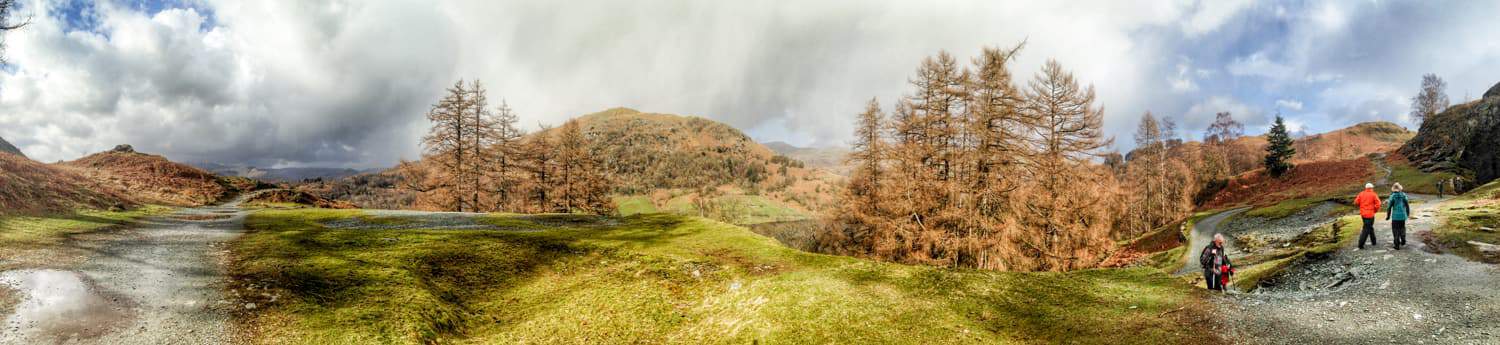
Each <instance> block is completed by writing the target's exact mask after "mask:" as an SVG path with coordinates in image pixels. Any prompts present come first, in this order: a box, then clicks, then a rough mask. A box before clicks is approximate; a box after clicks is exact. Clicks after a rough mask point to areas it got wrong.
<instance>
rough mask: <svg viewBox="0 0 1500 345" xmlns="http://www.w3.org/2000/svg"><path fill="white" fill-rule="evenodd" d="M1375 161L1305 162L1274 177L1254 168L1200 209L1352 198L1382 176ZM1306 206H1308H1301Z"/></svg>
mask: <svg viewBox="0 0 1500 345" xmlns="http://www.w3.org/2000/svg"><path fill="white" fill-rule="evenodd" d="M1374 159H1375V158H1370V157H1365V158H1356V159H1348V160H1342V161H1319V162H1304V163H1300V164H1298V165H1297V166H1296V167H1295V168H1292V170H1291V171H1289V172H1288V173H1287V174H1286V175H1283V176H1282V177H1280V178H1273V177H1271V176H1270V175H1268V174H1266V173H1265V169H1256V170H1253V171H1250V172H1247V173H1244V174H1241V175H1240V176H1236V177H1235V178H1233V179H1231V180H1230V181H1229V185H1228V186H1226V187H1224V188H1223V189H1221V190H1219V191H1218V192H1217V193H1215V194H1214V195H1213V197H1212V198H1210V199H1209V200H1208V201H1207V202H1206V203H1204V204H1203V205H1200V206H1199V209H1204V210H1209V209H1222V208H1227V207H1231V206H1239V205H1253V206H1270V205H1275V204H1280V203H1283V202H1286V201H1287V200H1296V199H1309V198H1314V199H1316V198H1333V197H1343V196H1350V197H1352V196H1353V195H1354V192H1357V191H1358V190H1359V189H1360V188H1362V186H1363V185H1364V184H1365V183H1366V182H1374V181H1376V180H1377V179H1379V178H1380V176H1382V175H1384V174H1385V171H1384V170H1381V169H1379V168H1378V167H1377V166H1376V164H1375V162H1374ZM1304 204H1308V203H1304Z"/></svg>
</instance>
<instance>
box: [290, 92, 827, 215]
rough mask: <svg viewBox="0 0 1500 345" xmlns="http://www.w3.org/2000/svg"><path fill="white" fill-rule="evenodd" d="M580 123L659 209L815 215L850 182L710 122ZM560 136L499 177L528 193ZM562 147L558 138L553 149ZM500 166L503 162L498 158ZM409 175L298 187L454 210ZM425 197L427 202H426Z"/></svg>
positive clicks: (656, 118) (532, 138) (531, 137)
mask: <svg viewBox="0 0 1500 345" xmlns="http://www.w3.org/2000/svg"><path fill="white" fill-rule="evenodd" d="M575 120H576V121H578V124H579V127H580V129H581V131H582V133H583V134H584V137H586V138H588V139H589V140H590V141H592V142H593V144H592V145H593V147H595V148H596V151H597V152H598V153H597V154H598V156H600V157H601V161H602V163H603V164H604V166H605V167H606V172H607V173H608V174H609V176H610V177H611V178H613V180H614V183H615V185H616V188H615V189H614V190H613V193H614V194H623V195H645V196H649V197H650V198H649V199H650V200H651V201H652V202H653V203H654V204H655V205H656V206H657V207H666V206H667V203H668V201H669V200H672V199H674V198H678V197H680V196H682V195H684V194H686V195H687V198H689V199H697V198H698V197H697V196H696V194H695V193H694V192H695V191H697V190H698V189H700V188H701V187H702V186H712V187H715V188H719V189H723V190H724V191H725V192H724V194H723V195H738V194H753V195H760V196H764V197H766V198H767V199H770V200H772V201H774V202H777V203H780V204H783V205H785V206H787V207H789V208H792V209H796V210H799V211H804V212H807V213H814V212H819V211H821V210H824V209H826V208H828V207H831V206H830V205H832V204H833V203H834V202H835V199H836V196H837V191H838V190H839V189H840V187H839V184H840V183H842V181H843V180H844V177H843V176H840V175H838V174H836V173H834V172H833V170H830V169H819V168H809V167H807V166H806V165H805V164H803V163H802V162H800V161H798V160H796V159H792V158H790V157H786V156H781V155H777V154H775V153H773V152H772V151H771V150H770V149H769V148H767V147H765V146H764V145H761V144H759V143H757V142H755V141H753V140H751V139H750V138H749V137H748V136H745V135H744V134H743V133H742V132H740V131H739V130H737V129H734V128H733V127H730V126H728V125H725V124H723V123H719V122H715V121H712V120H708V119H703V118H698V117H690V116H678V115H669V114H655V113H644V112H639V111H635V110H631V109H625V108H614V109H609V110H605V111H602V112H598V113H593V114H589V115H584V116H581V117H579V118H577V119H575ZM502 122H503V121H502ZM558 130H559V129H557V128H547V129H543V130H541V131H537V132H535V133H531V134H528V135H526V136H525V137H522V138H520V139H519V140H518V142H519V143H520V144H523V145H518V146H517V147H516V148H515V149H514V150H513V151H515V153H514V154H513V157H514V158H516V159H518V160H516V161H509V163H508V164H511V165H512V166H513V169H512V170H513V171H512V172H511V173H508V174H494V175H492V176H497V177H498V176H509V178H510V179H512V181H511V182H512V183H513V184H514V185H515V188H522V189H525V188H527V187H525V184H524V183H522V182H524V181H521V179H534V178H537V177H539V175H537V173H539V171H535V166H536V161H538V160H544V161H545V160H550V159H552V158H553V157H543V156H537V155H533V154H526V153H528V152H534V151H536V149H537V147H535V146H536V145H542V144H543V143H541V142H540V141H537V140H536V138H537V137H539V136H542V135H547V136H554V135H557V131H558ZM549 138H553V139H556V137H549ZM554 142H556V140H551V141H549V142H548V143H547V144H552V143H554ZM528 146H530V147H528ZM548 152H551V150H548ZM499 157H504V156H499ZM840 159H842V158H840ZM495 161H496V162H499V161H500V160H499V159H498V157H497V159H495ZM432 164H433V163H432V162H429V161H427V160H421V161H414V162H409V164H408V165H406V168H410V169H414V170H415V171H425V170H429V169H431V168H432ZM495 165H498V163H496V164H495ZM401 170H402V169H392V170H389V171H385V172H381V173H375V174H362V175H356V176H351V177H348V178H344V179H339V180H334V181H320V182H313V183H307V184H303V185H301V186H298V189H299V190H306V191H309V192H312V193H315V194H318V195H320V196H322V197H324V198H329V199H338V200H348V201H351V202H354V203H355V204H358V205H360V206H362V207H377V208H393V209H395V208H401V209H422V210H443V209H446V207H444V205H442V203H440V202H437V201H436V198H435V197H436V195H435V194H430V193H418V192H415V191H413V190H411V189H406V188H399V187H402V186H404V185H405V184H406V182H405V181H406V179H407V176H404V175H403V174H401V173H399V172H400V171H401ZM523 170H524V171H523ZM548 171H550V170H548ZM520 175H529V176H520ZM548 177H549V178H550V176H548ZM423 178H427V177H423ZM497 185H499V184H497ZM493 189H495V190H496V191H494V192H493V193H494V194H493V195H494V196H495V197H497V198H498V197H499V194H500V192H499V191H498V190H503V189H501V188H493ZM515 192H516V193H523V194H526V193H527V192H526V191H519V190H518V191H515ZM537 192H539V190H535V189H532V190H531V191H530V194H533V195H529V196H525V197H524V198H526V199H527V200H535V199H537V198H540V197H542V196H541V195H536V194H537ZM419 194H420V195H425V197H422V198H418V195H419ZM419 199H420V200H419ZM482 199H483V198H482ZM507 199H508V198H507ZM692 201H694V202H696V201H697V200H692ZM534 206H535V202H534V201H533V202H531V203H530V205H526V204H523V205H513V206H512V207H510V208H507V209H505V210H506V211H515V212H524V211H525V210H527V209H529V208H531V207H534Z"/></svg>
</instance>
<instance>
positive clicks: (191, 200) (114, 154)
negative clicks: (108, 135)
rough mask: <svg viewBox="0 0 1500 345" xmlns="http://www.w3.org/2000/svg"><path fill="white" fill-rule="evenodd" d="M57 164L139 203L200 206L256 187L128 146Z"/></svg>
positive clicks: (252, 183)
mask: <svg viewBox="0 0 1500 345" xmlns="http://www.w3.org/2000/svg"><path fill="white" fill-rule="evenodd" d="M60 167H62V168H64V169H67V170H72V171H73V172H75V173H77V174H80V175H82V176H84V177H87V178H88V179H89V180H91V181H93V183H94V184H95V185H100V186H108V187H110V188H114V189H117V190H121V191H123V193H124V194H125V195H128V196H129V197H130V198H131V199H132V200H134V201H136V202H140V203H149V204H158V205H168V206H201V205H207V204H210V203H213V202H215V201H218V200H221V199H223V198H226V197H229V196H231V195H233V194H234V193H237V192H240V191H243V190H246V189H253V188H257V187H259V186H260V184H258V183H254V182H249V181H237V180H235V179H226V178H220V177H219V176H217V175H214V174H212V173H209V172H208V171H204V170H203V169H198V168H195V167H192V166H189V165H186V164H181V163H176V162H172V161H170V160H167V159H166V158H165V157H162V156H158V155H152V154H145V153H139V152H135V149H133V148H131V147H130V145H120V146H117V147H115V149H113V150H110V151H105V152H100V153H95V154H92V155H89V156H87V157H83V158H79V159H78V160H74V161H70V162H65V163H62V164H61V165H60Z"/></svg>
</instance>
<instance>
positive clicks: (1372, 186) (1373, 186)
mask: <svg viewBox="0 0 1500 345" xmlns="http://www.w3.org/2000/svg"><path fill="white" fill-rule="evenodd" d="M1370 188H1375V184H1374V183H1369V182H1365V189H1370Z"/></svg>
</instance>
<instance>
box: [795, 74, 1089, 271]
mask: <svg viewBox="0 0 1500 345" xmlns="http://www.w3.org/2000/svg"><path fill="white" fill-rule="evenodd" d="M1019 49H1020V47H1019V46H1017V47H1016V48H1014V49H1009V50H1002V49H996V48H987V49H984V51H983V53H982V54H981V55H980V56H979V57H978V58H976V59H974V60H973V66H972V69H968V68H963V67H961V66H959V65H958V63H957V62H955V61H954V59H953V57H952V56H950V55H948V54H947V53H946V52H941V53H939V54H938V55H936V56H933V57H929V58H927V59H925V60H923V61H922V64H921V66H920V67H919V68H918V69H917V75H916V77H915V78H913V79H912V80H911V85H912V87H913V90H912V93H911V94H910V95H908V96H906V97H904V98H902V99H900V100H898V101H897V102H896V103H895V106H894V108H893V109H892V111H891V113H890V114H889V116H887V115H886V113H885V112H884V111H883V110H882V109H881V108H880V104H879V103H878V102H877V101H875V100H871V101H870V103H869V104H868V106H867V107H866V110H865V112H864V113H862V114H861V115H860V117H859V124H858V126H857V129H856V132H855V137H856V142H855V145H854V152H853V153H852V154H851V156H850V159H851V161H852V162H851V163H853V165H854V166H855V170H854V172H853V174H852V176H851V180H850V182H849V186H848V188H846V190H845V195H844V200H845V202H843V203H842V206H841V207H840V209H837V210H833V211H831V214H830V217H829V220H830V225H831V226H829V227H827V231H826V232H825V233H823V234H820V236H819V239H818V242H819V245H820V246H821V247H822V248H821V249H822V250H826V251H830V252H837V253H846V254H855V255H862V256H870V257H877V258H882V259H887V260H894V261H901V262H913V263H925V264H934V265H942V266H959V267H975V268H986V269H999V270H1027V271H1032V270H1043V271H1062V270H1071V269H1076V268H1082V267H1091V266H1093V265H1096V264H1097V263H1098V262H1099V261H1100V260H1102V259H1103V258H1104V257H1105V256H1106V255H1107V254H1108V252H1109V250H1110V249H1111V247H1112V242H1111V241H1110V237H1109V234H1110V227H1111V224H1110V223H1111V219H1112V216H1113V213H1112V212H1113V211H1110V209H1111V208H1110V207H1101V205H1100V203H1113V202H1114V201H1113V199H1114V193H1115V192H1114V191H1115V185H1114V179H1113V176H1112V175H1111V174H1108V173H1104V172H1103V170H1102V169H1096V166H1097V164H1095V163H1093V162H1092V159H1093V158H1094V157H1096V156H1097V155H1098V154H1100V152H1099V151H1100V149H1101V148H1103V147H1105V146H1107V145H1108V144H1109V143H1110V142H1111V139H1107V138H1105V137H1104V134H1103V131H1102V126H1103V111H1102V109H1100V108H1099V107H1097V106H1095V105H1094V91H1093V87H1092V86H1089V87H1080V86H1079V84H1078V82H1077V81H1076V80H1075V79H1074V78H1073V75H1072V74H1071V73H1069V72H1067V71H1066V70H1064V69H1063V68H1062V66H1061V65H1059V64H1058V63H1057V62H1055V61H1049V62H1048V63H1047V64H1046V65H1045V66H1044V67H1043V68H1042V71H1041V73H1039V74H1038V75H1037V76H1036V77H1035V78H1034V80H1032V81H1031V82H1030V83H1029V84H1028V85H1027V87H1026V88H1025V89H1024V90H1023V89H1022V88H1020V87H1017V86H1016V85H1015V82H1014V81H1013V80H1012V75H1011V72H1010V71H1009V69H1008V66H1007V64H1008V63H1009V62H1010V61H1011V60H1012V58H1014V57H1015V54H1016V53H1017V52H1018V51H1019ZM1084 181H1087V182H1084Z"/></svg>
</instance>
